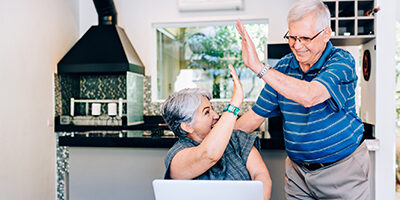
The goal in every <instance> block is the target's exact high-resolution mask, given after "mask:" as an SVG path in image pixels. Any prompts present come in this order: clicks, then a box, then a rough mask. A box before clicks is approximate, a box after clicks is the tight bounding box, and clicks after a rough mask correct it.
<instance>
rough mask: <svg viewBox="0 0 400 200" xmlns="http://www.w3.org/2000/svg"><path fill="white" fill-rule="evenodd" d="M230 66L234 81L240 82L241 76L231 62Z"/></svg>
mask: <svg viewBox="0 0 400 200" xmlns="http://www.w3.org/2000/svg"><path fill="white" fill-rule="evenodd" d="M228 67H229V70H230V71H231V74H232V79H233V81H234V82H235V83H240V81H239V77H238V75H237V73H236V70H235V68H234V67H233V66H232V65H231V64H229V66H228Z"/></svg>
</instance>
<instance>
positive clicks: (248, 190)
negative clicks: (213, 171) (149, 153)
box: [153, 179, 263, 200]
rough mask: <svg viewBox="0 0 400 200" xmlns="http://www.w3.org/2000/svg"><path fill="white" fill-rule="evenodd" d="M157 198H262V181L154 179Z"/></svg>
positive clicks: (157, 199) (174, 199)
mask: <svg viewBox="0 0 400 200" xmlns="http://www.w3.org/2000/svg"><path fill="white" fill-rule="evenodd" d="M153 189H154V195H155V198H156V200H188V199H190V200H205V199H206V200H223V199H229V200H243V199H246V200H262V199H263V185H262V182H261V181H225V180H224V181H223V180H162V179H156V180H154V181H153Z"/></svg>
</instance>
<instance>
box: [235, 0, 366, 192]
mask: <svg viewBox="0 0 400 200" xmlns="http://www.w3.org/2000/svg"><path fill="white" fill-rule="evenodd" d="M287 21H288V25H289V27H288V28H289V30H288V32H287V33H286V34H285V36H284V38H286V39H287V40H288V43H289V46H290V48H291V50H292V53H290V54H288V55H286V56H284V57H283V58H282V59H281V60H280V61H279V62H278V63H277V64H276V66H274V67H273V68H270V66H268V65H264V64H263V63H261V62H260V60H259V59H258V57H257V53H256V50H255V47H254V44H253V42H252V41H251V39H250V37H249V35H248V33H247V31H246V30H245V28H244V26H243V24H242V22H241V21H240V20H238V22H237V24H236V28H237V30H238V31H239V33H240V34H241V36H242V53H243V61H244V63H245V65H246V66H247V67H249V68H250V69H251V70H252V71H254V72H255V73H256V74H257V75H258V77H260V78H262V79H263V80H264V81H265V82H266V84H265V87H264V89H263V90H262V91H261V93H260V96H259V97H258V99H257V102H256V104H255V105H254V106H253V107H252V109H251V110H249V111H248V112H246V113H245V114H244V115H243V116H242V117H240V118H239V119H238V120H237V123H236V125H235V128H237V129H241V130H243V131H245V132H252V131H253V130H254V129H256V128H257V127H259V126H260V125H261V123H262V122H263V121H264V120H265V118H267V117H273V116H282V118H283V134H284V138H285V148H286V152H287V155H288V158H287V159H286V185H285V191H286V198H287V199H369V182H368V178H369V155H368V151H367V148H366V145H365V144H364V143H363V142H362V136H363V123H362V122H361V120H360V118H359V117H358V116H357V114H356V109H355V88H356V83H357V76H356V74H357V73H356V70H355V64H354V58H353V57H352V56H351V54H350V53H349V52H347V51H345V50H343V49H338V48H335V47H333V46H332V44H331V42H330V41H329V39H330V36H331V32H332V29H331V28H330V13H329V10H328V9H327V7H326V6H325V5H324V4H323V3H322V2H320V1H318V0H298V1H297V2H296V3H294V4H293V5H292V7H291V8H290V11H289V14H288V17H287Z"/></svg>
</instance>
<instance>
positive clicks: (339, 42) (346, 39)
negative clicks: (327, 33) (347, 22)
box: [331, 35, 375, 46]
mask: <svg viewBox="0 0 400 200" xmlns="http://www.w3.org/2000/svg"><path fill="white" fill-rule="evenodd" d="M374 38H375V35H365V36H335V37H332V38H331V42H332V44H333V46H357V45H362V44H365V43H367V42H369V41H371V40H372V39H374Z"/></svg>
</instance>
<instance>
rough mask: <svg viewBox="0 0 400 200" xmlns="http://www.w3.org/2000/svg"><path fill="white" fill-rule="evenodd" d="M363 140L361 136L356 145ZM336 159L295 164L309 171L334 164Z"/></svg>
mask: <svg viewBox="0 0 400 200" xmlns="http://www.w3.org/2000/svg"><path fill="white" fill-rule="evenodd" d="M363 141H364V138H362V140H361V141H360V143H359V144H358V146H360V145H361V143H362V142H363ZM358 146H357V148H358ZM338 161H339V160H338ZM338 161H335V162H331V163H310V162H303V163H298V164H297V165H298V166H300V167H304V168H306V169H308V170H310V171H314V170H317V169H319V168H322V167H327V166H329V165H332V164H334V163H336V162H338Z"/></svg>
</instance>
